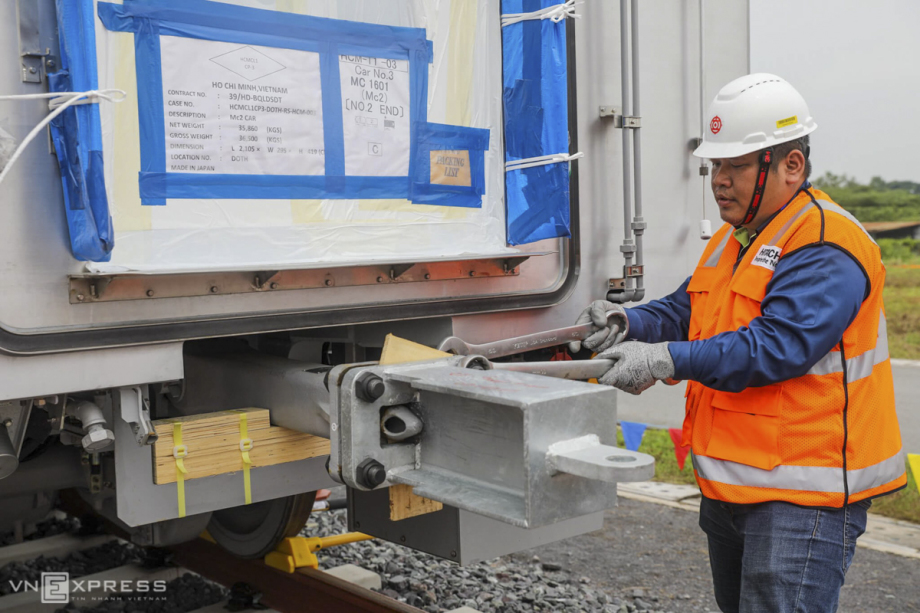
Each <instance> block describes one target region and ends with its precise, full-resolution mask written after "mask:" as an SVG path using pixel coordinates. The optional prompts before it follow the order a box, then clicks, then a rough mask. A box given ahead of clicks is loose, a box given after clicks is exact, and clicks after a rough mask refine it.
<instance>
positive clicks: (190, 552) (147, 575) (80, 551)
mask: <svg viewBox="0 0 920 613" xmlns="http://www.w3.org/2000/svg"><path fill="white" fill-rule="evenodd" d="M119 544H121V545H123V544H124V541H122V540H120V539H119V538H118V537H117V536H114V535H109V534H95V535H89V536H76V535H73V534H58V535H54V536H47V537H44V538H40V539H35V540H31V541H25V542H22V543H17V544H13V545H7V546H6V547H0V571H5V572H0V575H2V576H3V581H4V582H10V584H9V585H5V586H0V588H4V589H3V591H0V594H5V595H0V613H41V612H45V611H47V612H52V611H58V610H66V611H71V610H83V609H86V608H91V607H95V606H97V605H99V604H101V603H102V602H103V601H104V600H105V599H106V597H108V596H110V595H112V594H116V593H119V592H121V593H124V592H133V594H132V596H133V597H134V598H135V599H143V600H157V599H160V600H168V601H169V604H167V605H166V606H167V607H171V608H166V609H164V608H156V609H152V610H156V611H164V610H175V611H189V610H190V609H189V608H188V606H182V604H183V603H182V602H181V595H177V594H172V595H169V596H167V595H166V594H165V593H163V592H160V593H157V592H155V591H153V589H152V588H151V589H149V591H143V592H139V591H138V590H137V589H136V588H137V586H138V585H144V584H142V583H140V582H147V583H146V585H147V586H154V585H155V582H162V583H160V584H159V585H163V584H166V585H167V586H175V585H177V584H176V583H175V581H176V580H177V579H182V578H184V580H183V581H180V582H179V584H181V585H178V587H173V588H171V589H180V588H181V589H185V590H189V589H191V590H199V591H200V590H202V589H203V588H202V586H205V585H207V584H206V583H205V582H203V581H200V580H198V581H194V580H192V579H191V578H192V577H194V576H195V575H197V576H199V577H202V578H204V579H207V580H209V581H211V582H214V583H216V584H219V585H221V586H224V587H226V588H227V589H229V590H231V597H236V598H238V596H239V594H241V593H242V594H249V595H255V596H256V598H255V600H256V601H257V603H258V605H260V606H258V607H255V606H252V607H251V608H246V605H245V604H243V605H242V607H243V608H239V607H240V605H239V600H237V602H236V604H237V607H236V608H234V609H230V610H235V611H243V613H248V612H249V611H253V612H254V611H256V610H259V611H265V608H264V607H268V608H269V611H278V612H280V613H289V612H290V613H295V612H296V613H314V612H316V613H365V612H366V613H390V612H396V613H424V612H423V611H421V609H417V608H415V607H412V606H409V605H407V604H405V603H402V602H398V601H396V600H394V599H392V598H389V597H387V596H384V595H382V594H379V593H377V592H374V591H371V590H369V589H366V588H363V587H360V586H358V585H354V584H352V583H349V582H347V581H345V580H343V579H340V578H339V577H336V576H334V575H331V574H329V573H326V572H323V571H319V570H314V569H311V568H305V569H299V570H298V571H297V572H294V573H286V572H283V571H280V570H277V569H275V568H272V567H270V566H268V565H266V564H265V563H264V562H262V561H261V560H243V559H240V558H236V557H234V556H231V555H229V554H227V553H226V552H225V551H224V550H223V549H221V548H220V547H218V546H217V545H214V544H213V543H210V542H208V541H206V540H204V539H196V540H194V541H191V542H188V543H183V544H181V545H177V546H174V547H170V548H168V549H165V550H154V552H153V555H150V556H145V559H144V562H143V563H139V562H137V561H134V562H132V563H129V564H124V565H120V566H115V567H113V568H108V569H106V570H102V571H100V572H93V573H89V574H82V573H80V572H76V573H73V574H72V575H69V576H68V578H67V581H68V591H69V596H68V597H67V599H66V600H59V601H58V602H43V597H44V596H46V594H45V593H43V591H42V585H41V584H42V578H41V577H40V576H36V575H37V571H36V570H35V569H36V568H39V567H40V568H42V569H44V568H49V569H50V570H55V571H59V572H60V571H65V570H66V566H67V565H68V564H69V563H73V560H79V559H85V557H86V556H85V552H92V551H93V550H96V551H97V554H94V555H107V552H108V551H109V550H107V549H105V548H107V547H109V548H112V549H111V551H115V550H116V549H115V548H116V547H117V546H118V545H119ZM100 549H101V550H102V553H98V551H99V550H100ZM39 558H44V559H43V560H41V561H40V562H41V564H40V565H34V561H35V560H38V559H39ZM151 560H152V561H153V562H151ZM30 562H32V563H33V566H32V572H31V575H30V574H29V573H28V572H26V570H25V569H26V567H27V565H28V564H30ZM16 563H19V564H20V566H9V565H11V564H12V565H15V564H16ZM11 576H16V577H18V578H16V579H11V578H10V577H11ZM125 586H127V589H125ZM52 591H56V592H60V591H61V590H52ZM195 602H198V600H195ZM229 602H230V601H229V600H228V599H227V598H222V599H221V600H220V601H218V602H213V603H212V604H209V605H207V606H204V607H201V608H197V609H195V608H193V609H191V610H192V611H194V613H218V612H222V611H227V610H228V608H227V605H228V604H229ZM244 602H245V600H244ZM68 605H69V606H70V607H71V608H65V607H67V606H68ZM161 606H162V605H161ZM74 607H78V608H79V609H76V608H74ZM132 610H133V609H132Z"/></svg>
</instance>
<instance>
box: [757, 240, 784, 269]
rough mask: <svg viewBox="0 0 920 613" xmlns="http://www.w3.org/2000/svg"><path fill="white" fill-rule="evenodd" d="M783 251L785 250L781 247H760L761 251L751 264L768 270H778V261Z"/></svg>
mask: <svg viewBox="0 0 920 613" xmlns="http://www.w3.org/2000/svg"><path fill="white" fill-rule="evenodd" d="M782 252H783V250H782V249H780V248H779V247H772V246H770V245H764V246H763V247H761V248H760V251H758V252H757V255H755V256H754V259H753V260H752V261H751V264H752V265H754V266H760V267H761V268H766V269H767V270H776V263H777V262H779V256H780V254H781V253H782Z"/></svg>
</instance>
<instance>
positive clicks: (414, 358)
mask: <svg viewBox="0 0 920 613" xmlns="http://www.w3.org/2000/svg"><path fill="white" fill-rule="evenodd" d="M447 357H450V354H449V353H444V352H443V351H438V350H437V349H432V348H431V347H427V346H425V345H420V344H418V343H413V342H412V341H407V340H406V339H404V338H399V337H398V336H393V335H392V334H387V337H386V340H384V342H383V351H382V352H380V364H381V365H387V364H404V363H406V362H422V361H424V360H436V359H438V358H447Z"/></svg>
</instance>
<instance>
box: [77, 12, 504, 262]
mask: <svg viewBox="0 0 920 613" xmlns="http://www.w3.org/2000/svg"><path fill="white" fill-rule="evenodd" d="M230 3H232V4H237V5H243V6H250V7H253V8H259V9H267V10H278V11H284V12H293V13H299V14H304V15H312V16H317V17H328V18H333V19H340V20H347V21H358V22H365V23H373V24H382V25H391V26H406V27H415V28H425V30H426V32H427V38H428V40H430V41H432V42H433V48H434V61H433V63H432V64H430V66H429V85H428V121H429V122H433V123H442V124H450V125H456V126H466V127H475V128H486V129H488V130H490V146H489V150H488V151H487V152H486V155H485V186H486V189H485V195H484V197H483V199H482V208H480V209H476V208H458V207H449V206H430V205H418V204H412V203H411V202H409V201H408V200H378V199H362V200H279V199H270V200H269V199H265V200H252V199H250V200H230V199H221V200H203V199H170V200H167V202H166V205H165V206H144V205H142V204H141V200H140V197H139V191H138V172H139V170H140V142H139V138H140V136H139V129H138V116H137V113H138V111H137V102H136V101H137V81H136V71H135V63H134V59H135V58H134V35H133V34H130V33H123V32H112V31H109V30H107V29H106V28H105V27H104V26H103V25H102V24H101V22H99V21H98V18H97V27H96V35H97V55H98V60H99V87H100V88H119V89H122V90H124V91H126V92H127V95H128V99H127V100H126V101H125V103H123V104H121V105H117V106H116V105H102V106H100V113H101V115H102V127H103V139H104V162H105V173H106V186H107V191H108V196H109V206H110V210H111V214H112V217H113V221H114V225H115V232H116V238H115V249H114V252H113V254H112V259H111V262H108V263H94V264H90V265H88V268H89V269H90V270H91V271H94V272H106V273H110V272H119V271H124V272H170V271H193V270H241V269H249V270H252V269H278V268H298V267H316V266H326V265H333V266H341V265H348V264H350V263H363V262H373V261H387V262H399V261H426V260H440V259H455V258H460V257H463V258H466V257H486V256H491V255H500V254H504V253H508V252H513V251H514V250H512V249H509V248H508V247H507V246H506V242H505V220H504V187H503V186H504V171H503V164H502V162H503V153H502V130H501V125H502V122H501V117H502V115H501V113H502V107H501V87H502V75H501V66H502V63H501V59H500V58H501V31H500V30H501V27H500V19H499V7H498V0H490V1H478V2H472V1H468V0H231V2H230ZM164 38H165V37H164ZM188 40H189V39H181V42H182V43H184V42H185V41H188ZM193 43H204V44H205V45H210V46H211V48H215V49H216V48H217V47H218V46H219V45H220V44H221V43H220V42H212V41H193ZM179 47H180V48H178V49H177V47H176V46H174V45H172V46H171V45H170V44H164V45H163V62H164V64H163V74H164V89H165V88H166V87H167V86H166V82H167V78H168V77H167V73H168V72H170V73H171V74H172V73H175V71H176V64H175V61H174V60H170V59H169V58H168V57H167V54H169V56H170V57H174V58H181V57H182V53H183V52H184V53H186V54H188V53H189V52H190V50H193V48H194V46H192V47H188V46H187V45H185V46H183V45H182V44H180V45H179ZM199 48H200V49H202V53H205V52H207V53H210V51H205V50H204V47H199ZM287 53H289V54H294V55H296V54H298V53H301V54H303V53H305V52H300V51H288V52H287ZM292 57H293V56H292ZM167 65H169V66H170V67H169V68H168V66H167ZM196 66H199V67H200V66H202V64H201V62H199V61H197V60H196V58H195V57H190V58H189V59H188V61H186V62H184V63H183V65H182V66H181V68H182V70H195V69H196V68H195V67H196ZM199 70H206V68H199ZM305 74H307V73H305ZM203 76H207V75H203ZM304 78H308V77H304ZM180 80H181V79H180ZM177 82H178V81H177ZM307 95H309V92H307V91H306V90H305V92H304V96H307ZM347 139H348V134H347V130H346V142H347ZM407 158H408V152H407V151H399V152H396V153H395V154H394V155H393V156H387V159H386V164H383V165H382V166H381V167H380V168H379V169H376V170H374V171H373V172H365V173H364V174H370V175H377V174H379V175H388V174H391V173H394V172H397V171H398V169H402V168H404V166H405V163H406V160H407ZM355 163H360V160H359V161H358V162H355V161H354V160H352V159H351V158H350V157H349V154H348V149H347V144H346V167H348V165H349V164H355ZM254 168H261V170H259V172H260V173H262V174H272V173H276V174H277V172H276V169H273V168H271V167H265V165H264V164H263V165H262V166H259V165H258V164H256V165H254ZM303 168H304V169H305V170H304V171H303V174H321V171H320V172H319V173H317V170H316V169H317V168H319V169H321V168H322V165H319V166H315V165H314V166H311V165H310V164H309V163H305V164H303ZM394 169H395V170H394ZM285 172H287V171H285Z"/></svg>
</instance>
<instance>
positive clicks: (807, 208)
mask: <svg viewBox="0 0 920 613" xmlns="http://www.w3.org/2000/svg"><path fill="white" fill-rule="evenodd" d="M814 206H815V203H814V202H809V203H808V204H807V205H805V206H803V207H802V210H801V211H799V212H798V213H796V214H795V215H793V216H792V219H790V220H789V221H787V222H786V223H785V224H783V227H782V228H780V229H779V232H777V233H776V236H774V237H773V240H771V241H770V242H769V243H767V244H768V245H770V246H771V247H775V246H776V245H777V243H779V241H780V240H782V238H783V236H785V234H786V232H788V231H789V228H791V227H792V224H794V223H795V222H796V221H797V220H798V219H799V218H800V217H802V215H804V214H805V213H807V212H808V211H810V210H811V209H812V208H813V207H814Z"/></svg>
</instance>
